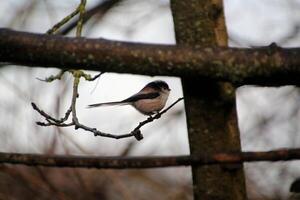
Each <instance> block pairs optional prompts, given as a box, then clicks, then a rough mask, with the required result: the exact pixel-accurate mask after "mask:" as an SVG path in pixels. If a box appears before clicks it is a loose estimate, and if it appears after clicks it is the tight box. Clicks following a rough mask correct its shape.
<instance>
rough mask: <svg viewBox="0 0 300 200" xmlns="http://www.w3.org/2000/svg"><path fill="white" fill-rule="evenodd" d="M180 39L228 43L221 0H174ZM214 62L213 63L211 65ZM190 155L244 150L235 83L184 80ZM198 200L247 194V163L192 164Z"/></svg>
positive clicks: (192, 42)
mask: <svg viewBox="0 0 300 200" xmlns="http://www.w3.org/2000/svg"><path fill="white" fill-rule="evenodd" d="M171 9H172V14H173V19H174V26H175V34H176V41H177V44H185V45H191V46H226V45H227V32H226V27H225V21H224V14H223V7H222V1H221V0H193V1H182V0H171ZM208 67H209V66H208ZM182 82H183V90H184V96H185V107H186V112H187V124H188V133H189V144H190V151H191V155H192V156H193V155H195V156H196V155H199V154H203V153H205V154H208V155H211V154H214V153H217V152H222V151H227V152H228V151H229V152H230V151H240V150H241V146H240V137H239V132H238V126H237V116H236V112H235V111H236V110H235V88H234V87H232V85H230V84H228V83H215V82H213V81H210V80H204V79H201V80H189V79H183V80H182ZM192 175H193V186H194V187H193V188H194V199H195V200H198V199H205V200H215V199H232V200H242V199H246V192H245V180H244V174H243V165H242V164H240V165H234V166H233V165H231V166H229V165H228V166H226V167H224V166H223V167H222V166H192Z"/></svg>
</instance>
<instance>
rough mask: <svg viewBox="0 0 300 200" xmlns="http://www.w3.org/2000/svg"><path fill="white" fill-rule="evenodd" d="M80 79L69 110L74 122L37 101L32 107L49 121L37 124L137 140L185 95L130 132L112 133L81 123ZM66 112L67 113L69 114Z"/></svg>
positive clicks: (75, 83)
mask: <svg viewBox="0 0 300 200" xmlns="http://www.w3.org/2000/svg"><path fill="white" fill-rule="evenodd" d="M77 81H78V80H77V79H76V78H75V79H74V84H73V96H72V102H71V107H70V109H71V111H70V109H69V110H68V111H67V113H68V116H69V115H70V113H71V112H72V122H71V123H64V122H65V121H66V120H67V119H68V117H67V118H66V117H64V118H62V119H63V120H62V119H60V120H57V119H55V118H53V117H51V116H50V115H48V114H47V113H46V112H44V111H43V110H41V109H40V108H38V107H37V105H36V104H35V103H31V105H32V107H33V109H34V110H36V111H37V112H38V113H39V114H40V115H42V116H43V117H44V118H45V120H46V121H47V122H36V123H37V125H39V126H58V127H69V126H74V127H75V129H83V130H85V131H89V132H92V133H93V134H94V136H101V137H108V138H113V139H122V138H128V137H135V138H136V139H137V140H141V139H143V135H142V134H141V130H140V129H141V128H142V127H143V126H145V125H146V124H148V123H150V122H152V121H154V120H156V119H159V118H160V117H161V116H162V115H163V114H165V113H166V112H167V111H168V110H170V109H171V108H172V107H173V106H175V105H176V104H177V103H178V102H179V101H181V100H183V97H181V98H179V99H177V100H176V101H175V102H174V103H172V104H171V105H170V106H168V107H167V108H165V109H164V110H162V111H161V112H158V113H157V114H156V115H154V116H150V117H148V118H147V119H146V120H144V121H142V122H140V123H139V124H138V125H137V126H136V127H135V128H134V129H133V130H132V131H131V132H130V133H125V134H112V133H105V132H102V131H99V130H97V129H96V128H91V127H88V126H85V125H83V124H81V123H80V122H79V120H78V118H77V115H76V99H77V97H78V83H79V82H77ZM67 113H66V114H67Z"/></svg>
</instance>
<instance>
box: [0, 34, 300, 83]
mask: <svg viewBox="0 0 300 200" xmlns="http://www.w3.org/2000/svg"><path fill="white" fill-rule="evenodd" d="M0 62H7V63H13V64H20V65H29V66H43V67H57V68H62V69H71V68H72V69H77V68H78V69H79V68H80V69H87V70H95V71H106V72H118V73H134V74H147V75H169V76H180V77H189V78H193V77H196V76H198V77H199V76H201V77H205V78H210V79H215V80H220V81H229V82H232V83H236V84H258V85H286V84H299V82H300V79H299V76H300V67H298V66H299V65H300V49H299V48H293V49H283V48H279V47H277V46H270V47H268V48H258V49H237V48H221V47H206V48H204V47H203V48H201V47H199V48H194V47H187V46H182V45H177V46H174V45H151V44H141V43H140V44H138V43H128V42H116V41H109V40H104V39H87V38H69V37H63V36H58V35H45V34H32V33H25V32H18V31H12V30H8V29H0Z"/></svg>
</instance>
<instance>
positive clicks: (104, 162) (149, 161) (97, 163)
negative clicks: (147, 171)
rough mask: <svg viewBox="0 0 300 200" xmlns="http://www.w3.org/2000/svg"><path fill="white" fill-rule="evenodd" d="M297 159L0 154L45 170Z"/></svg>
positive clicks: (286, 155) (0, 159)
mask: <svg viewBox="0 0 300 200" xmlns="http://www.w3.org/2000/svg"><path fill="white" fill-rule="evenodd" d="M298 159H300V149H280V150H273V151H268V152H242V153H216V154H213V155H197V156H188V155H182V156H152V157H142V156H141V157H118V156H117V157H101V156H95V157H84V156H62V155H56V156H52V155H38V154H18V153H0V163H10V164H24V165H31V166H36V165H41V166H47V167H85V168H103V169H127V168H155V167H173V166H189V165H214V164H229V163H242V162H261V161H273V162H274V161H290V160H298Z"/></svg>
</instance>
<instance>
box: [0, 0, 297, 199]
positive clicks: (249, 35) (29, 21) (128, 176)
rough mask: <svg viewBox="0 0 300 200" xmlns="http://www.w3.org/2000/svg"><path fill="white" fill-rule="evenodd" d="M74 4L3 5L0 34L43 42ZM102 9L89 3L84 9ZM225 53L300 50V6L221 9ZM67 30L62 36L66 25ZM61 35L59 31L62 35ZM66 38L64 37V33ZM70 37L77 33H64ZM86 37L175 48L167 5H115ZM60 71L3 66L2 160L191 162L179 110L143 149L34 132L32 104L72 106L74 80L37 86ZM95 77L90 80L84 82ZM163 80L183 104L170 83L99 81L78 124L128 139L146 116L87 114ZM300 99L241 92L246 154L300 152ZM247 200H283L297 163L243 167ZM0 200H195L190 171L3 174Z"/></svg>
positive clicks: (122, 111)
mask: <svg viewBox="0 0 300 200" xmlns="http://www.w3.org/2000/svg"><path fill="white" fill-rule="evenodd" d="M78 3H79V0H64V1H59V0H6V1H0V27H10V28H13V29H15V30H23V31H30V32H38V33H45V32H46V31H47V30H48V29H49V28H50V27H52V26H53V25H54V24H55V23H57V22H58V21H59V20H61V19H62V18H63V17H65V16H66V15H68V14H69V13H71V12H72V11H73V10H74V9H75V8H76V7H77V5H78ZM103 3H104V2H102V1H99V0H88V4H87V9H91V8H95V6H97V5H99V4H103ZM224 4H225V14H226V23H227V29H228V33H229V41H230V46H234V47H256V46H263V45H269V44H270V43H272V42H276V43H277V44H278V45H280V46H284V47H297V46H299V44H300V12H299V9H300V0H285V1H282V0H263V1H262V0H243V1H241V0H225V1H224ZM65 27H68V25H66V26H65ZM65 27H64V28H65ZM64 28H63V29H64ZM68 35H70V36H74V35H75V34H74V31H71V32H70V33H68ZM83 35H84V36H85V37H91V38H100V37H102V38H107V39H113V40H122V41H134V42H147V43H164V44H175V36H174V30H173V22H172V16H171V11H170V6H169V1H167V0H112V1H111V3H110V4H108V5H107V7H104V6H102V7H100V8H99V9H98V10H97V14H95V15H94V16H93V17H92V18H91V19H90V20H89V21H88V22H87V23H86V24H85V26H84V29H83ZM58 72H59V70H57V69H46V68H28V67H15V66H6V67H3V68H1V70H0V91H1V95H0V109H1V112H0V121H1V123H0V129H1V133H0V151H1V152H20V153H41V154H69V155H71V154H72V155H99V156H100V155H103V156H104V155H107V156H116V155H126V156H136V155H178V154H189V147H188V139H187V130H186V119H185V111H184V106H183V102H180V103H179V104H177V105H176V106H175V107H173V108H172V109H171V110H170V111H169V112H168V113H167V114H165V115H164V116H163V117H162V118H161V119H160V120H158V121H156V122H154V123H151V124H149V125H147V126H145V127H144V128H143V129H142V131H143V134H144V139H143V140H142V141H140V142H137V141H135V139H134V138H129V139H122V140H114V139H107V138H102V137H94V136H93V134H91V133H89V132H85V131H81V130H77V131H75V130H74V129H73V128H57V127H46V128H45V127H39V126H37V125H36V124H35V122H36V121H40V120H43V118H42V117H41V116H40V115H39V114H38V113H36V112H35V111H34V110H33V109H32V107H31V105H30V103H31V102H32V101H33V102H35V103H37V105H38V106H39V107H40V108H42V109H43V110H44V111H46V112H48V113H50V114H51V115H53V116H56V117H58V118H60V117H62V116H63V115H64V112H65V111H66V110H67V109H68V107H69V105H70V102H71V88H72V77H71V76H70V75H69V74H67V73H66V74H65V75H64V76H63V79H62V80H61V81H55V82H52V83H45V82H41V81H39V80H37V78H45V77H47V76H50V75H54V74H57V73H58ZM90 73H91V74H93V75H95V74H97V73H96V72H90ZM156 79H163V80H165V81H166V82H168V84H169V86H170V87H171V89H172V92H171V94H170V98H169V100H168V105H169V104H171V103H172V102H173V101H175V100H176V99H177V98H179V97H181V96H182V95H183V94H182V88H181V81H180V79H179V78H176V77H148V76H137V75H129V74H115V73H105V74H103V75H102V76H101V77H100V79H99V80H96V81H94V82H85V81H82V82H81V83H80V86H79V94H80V97H79V99H78V102H77V113H78V117H79V121H80V122H81V123H83V124H85V125H88V126H91V127H96V128H98V129H99V130H102V131H105V132H111V133H127V132H129V131H131V129H132V128H133V127H135V126H136V125H137V123H138V122H139V121H141V120H143V119H145V116H143V115H141V114H140V113H138V112H136V111H135V110H134V109H133V108H130V107H126V106H125V107H107V108H98V109H92V110H87V109H85V107H86V105H88V104H91V103H97V102H104V101H114V100H121V99H124V98H126V97H128V96H130V95H131V94H133V93H135V92H137V91H139V90H140V89H141V88H142V87H143V86H144V85H145V84H146V83H148V82H150V81H152V80H156ZM299 103H300V91H299V89H298V88H296V87H294V86H285V87H277V88H275V87H274V88H265V87H255V86H243V87H241V88H239V89H238V90H237V106H238V118H239V127H240V131H241V139H242V149H243V150H244V151H263V150H271V149H276V148H292V147H299V146H300V136H299V134H300V133H299V128H300V127H299V124H300V123H299V120H300V112H299V108H300V104H299ZM245 174H246V181H247V182H246V183H247V191H248V197H249V199H268V200H269V199H270V200H271V199H272V200H273V199H287V198H288V196H289V195H290V193H289V187H290V185H291V183H292V182H293V181H294V180H295V179H296V178H298V177H300V167H299V162H298V161H293V162H285V163H284V162H280V163H267V162H264V163H253V164H245ZM0 199H126V200H130V199H145V200H147V199H163V200H164V199H170V200H171V199H172V200H173V199H180V200H181V199H192V181H191V169H190V168H189V167H181V168H166V169H151V170H119V171H118V170H95V169H69V168H66V169H55V168H44V167H26V166H11V165H0Z"/></svg>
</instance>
